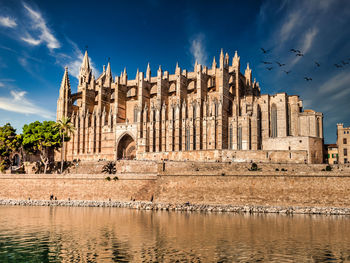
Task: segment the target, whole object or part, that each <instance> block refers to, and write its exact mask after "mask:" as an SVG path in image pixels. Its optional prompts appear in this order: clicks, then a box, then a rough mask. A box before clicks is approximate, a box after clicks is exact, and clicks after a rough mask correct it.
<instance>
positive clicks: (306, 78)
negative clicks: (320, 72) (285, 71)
mask: <svg viewBox="0 0 350 263" xmlns="http://www.w3.org/2000/svg"><path fill="white" fill-rule="evenodd" d="M304 79H305V80H306V81H310V80H312V78H309V77H304Z"/></svg>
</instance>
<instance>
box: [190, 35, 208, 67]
mask: <svg viewBox="0 0 350 263" xmlns="http://www.w3.org/2000/svg"><path fill="white" fill-rule="evenodd" d="M204 39H205V38H204V35H203V34H197V35H196V36H195V37H194V38H193V39H192V40H191V47H190V52H191V55H192V56H193V59H194V61H197V62H198V63H199V64H202V65H206V64H207V60H208V54H207V52H206V50H205V46H204Z"/></svg>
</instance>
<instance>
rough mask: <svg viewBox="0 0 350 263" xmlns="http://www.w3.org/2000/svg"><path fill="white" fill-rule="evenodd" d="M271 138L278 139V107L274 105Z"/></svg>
mask: <svg viewBox="0 0 350 263" xmlns="http://www.w3.org/2000/svg"><path fill="white" fill-rule="evenodd" d="M271 137H277V107H276V104H272V107H271Z"/></svg>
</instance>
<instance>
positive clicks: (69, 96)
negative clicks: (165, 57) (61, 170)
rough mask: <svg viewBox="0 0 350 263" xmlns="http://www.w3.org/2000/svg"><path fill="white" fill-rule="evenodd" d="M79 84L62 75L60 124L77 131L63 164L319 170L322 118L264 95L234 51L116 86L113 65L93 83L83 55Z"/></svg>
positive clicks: (290, 100) (292, 99)
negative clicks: (120, 161) (250, 165)
mask: <svg viewBox="0 0 350 263" xmlns="http://www.w3.org/2000/svg"><path fill="white" fill-rule="evenodd" d="M78 78H79V84H78V88H77V92H76V93H72V91H71V87H70V81H69V77H68V68H67V67H66V68H65V72H64V75H63V79H62V83H61V87H60V91H59V98H58V101H57V119H58V120H59V119H62V118H63V117H67V118H70V120H71V122H72V123H73V124H74V126H75V131H74V132H73V133H72V134H70V141H69V142H67V143H66V147H65V153H64V154H65V157H66V160H70V161H72V160H118V159H136V160H157V161H160V160H173V161H186V160H189V161H203V162H257V163H259V162H261V163H269V162H270V163H310V164H311V163H322V158H323V154H322V149H323V114H322V113H319V112H315V111H313V110H306V109H305V110H304V109H303V105H302V100H301V99H300V98H299V96H297V95H287V94H286V93H284V92H282V93H277V94H274V95H269V94H261V88H260V86H259V83H258V82H256V81H255V79H254V80H253V79H252V70H251V68H250V67H249V64H248V65H247V67H246V69H245V70H244V73H243V72H241V65H240V57H239V56H238V54H237V52H236V53H235V55H234V56H233V57H232V60H231V62H230V58H229V55H228V54H227V53H226V54H224V52H223V51H222V50H221V53H220V56H219V61H218V63H217V62H216V60H215V57H214V60H213V63H212V65H211V67H206V66H203V65H200V64H198V63H197V62H196V63H195V66H194V70H193V71H187V70H186V69H181V68H180V67H179V65H178V64H176V67H175V73H174V74H170V73H169V72H168V71H163V70H162V68H161V66H159V69H158V70H157V73H156V74H153V75H152V74H151V69H150V66H149V64H148V66H147V70H146V73H144V72H139V71H138V70H137V73H136V76H135V78H134V79H130V78H129V76H128V74H127V72H126V70H124V72H123V73H121V75H120V76H116V77H115V78H114V79H113V76H112V72H111V65H110V63H109V62H108V65H107V68H105V66H104V67H103V72H102V74H101V75H100V76H98V78H97V79H95V76H94V75H93V72H92V67H91V65H90V61H89V57H88V53H87V51H86V52H85V55H84V59H83V62H82V66H81V68H80V73H79V77H78Z"/></svg>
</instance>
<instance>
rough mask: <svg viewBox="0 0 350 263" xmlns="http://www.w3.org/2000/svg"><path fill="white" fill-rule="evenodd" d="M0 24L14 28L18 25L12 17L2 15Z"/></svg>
mask: <svg viewBox="0 0 350 263" xmlns="http://www.w3.org/2000/svg"><path fill="white" fill-rule="evenodd" d="M0 26H4V27H9V28H14V27H16V26H17V23H16V21H15V20H14V19H13V18H11V17H8V16H7V17H4V16H0Z"/></svg>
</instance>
